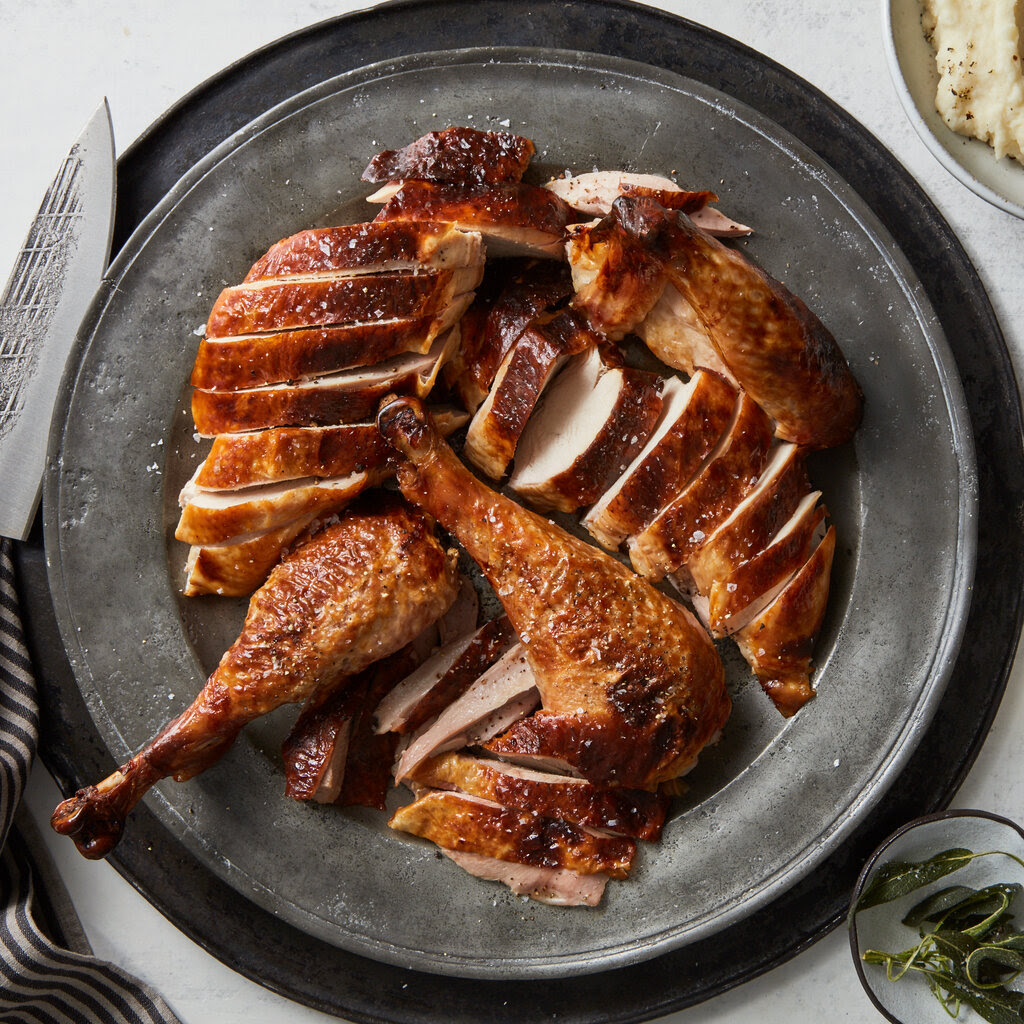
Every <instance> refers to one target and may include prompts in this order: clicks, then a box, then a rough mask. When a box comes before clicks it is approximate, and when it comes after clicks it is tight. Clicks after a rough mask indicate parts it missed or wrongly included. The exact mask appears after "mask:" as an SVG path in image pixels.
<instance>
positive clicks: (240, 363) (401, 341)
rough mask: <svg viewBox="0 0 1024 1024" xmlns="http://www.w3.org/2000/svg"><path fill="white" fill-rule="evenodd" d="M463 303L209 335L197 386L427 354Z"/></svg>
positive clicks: (241, 384) (199, 359)
mask: <svg viewBox="0 0 1024 1024" xmlns="http://www.w3.org/2000/svg"><path fill="white" fill-rule="evenodd" d="M464 306H465V302H464V301H460V302H457V303H455V304H454V305H452V306H451V307H449V309H448V310H447V311H445V313H444V314H442V315H439V316H423V317H404V318H401V319H398V320H370V321H365V322H363V323H353V324H339V325H331V326H327V327H312V328H299V329H297V330H290V331H273V332H271V333H268V334H247V335H241V336H239V337H234V338H228V339H224V340H212V341H211V340H208V339H205V338H204V339H203V341H201V342H200V343H199V351H198V353H197V354H196V361H195V365H194V366H193V368H192V381H191V383H192V386H193V387H196V388H205V389H207V390H220V391H231V390H235V389H237V388H253V387H257V386H258V385H260V384H278V383H283V382H285V381H293V380H299V379H300V378H303V377H316V376H319V375H321V374H325V373H334V372H335V371H337V370H347V369H351V368H353V367H357V366H369V365H371V364H373V363H379V362H383V361H384V360H385V359H391V358H393V357H394V356H398V355H401V354H402V353H404V352H415V353H419V354H421V355H422V354H423V353H425V352H427V351H428V350H429V349H430V346H431V344H433V341H434V339H435V338H436V337H437V336H438V335H439V334H440V333H441V332H442V331H445V330H447V329H448V328H449V327H451V325H452V323H454V322H455V320H457V319H458V313H459V312H460V311H461V310H462V309H463V308H464Z"/></svg>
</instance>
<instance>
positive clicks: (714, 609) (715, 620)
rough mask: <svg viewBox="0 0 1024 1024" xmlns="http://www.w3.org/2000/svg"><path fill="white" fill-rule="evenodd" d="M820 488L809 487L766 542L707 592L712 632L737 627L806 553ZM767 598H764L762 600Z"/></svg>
mask: <svg viewBox="0 0 1024 1024" xmlns="http://www.w3.org/2000/svg"><path fill="white" fill-rule="evenodd" d="M820 497H821V491H812V492H811V493H810V494H808V495H807V496H806V497H805V498H804V499H803V500H802V501H801V502H800V504H799V505H798V506H797V508H796V511H795V512H794V513H793V515H792V516H790V518H789V520H788V521H787V522H786V523H785V524H784V525H783V527H782V529H781V530H779V532H778V533H777V534H776V535H775V536H774V537H773V538H772V540H771V542H770V543H769V544H768V546H767V547H766V548H765V549H764V550H763V551H759V552H758V553H757V554H756V555H754V556H753V557H752V558H749V559H748V560H747V561H745V562H742V563H741V564H740V565H738V566H736V568H735V569H734V570H733V571H732V573H731V574H730V575H729V576H728V577H726V578H725V579H723V580H715V582H714V584H713V585H712V587H711V590H710V591H709V592H708V625H709V626H710V628H711V631H712V632H713V633H714V634H715V635H716V636H725V635H727V634H729V633H734V632H735V631H736V630H737V629H741V628H742V627H743V626H745V625H746V624H747V622H748V621H749V620H750V619H752V618H753V617H754V616H755V615H756V614H757V613H758V611H760V608H759V607H758V604H759V602H758V599H759V598H761V597H762V596H764V595H769V594H770V595H772V597H773V598H774V595H775V593H776V588H780V587H781V586H782V585H783V584H785V583H786V582H787V581H788V580H789V579H790V578H791V577H792V576H793V574H794V573H795V572H796V571H797V570H798V569H799V568H800V567H801V566H802V565H803V564H804V563H805V562H806V561H807V559H808V558H809V557H810V554H811V549H812V547H813V546H814V544H815V542H816V541H818V540H820V536H821V535H820V533H819V529H820V527H821V524H822V523H823V522H824V520H825V509H824V507H823V506H820V505H818V499H819V498H820ZM767 603H768V602H767V601H766V602H765V604H767Z"/></svg>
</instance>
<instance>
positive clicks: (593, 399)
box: [509, 348, 662, 512]
mask: <svg viewBox="0 0 1024 1024" xmlns="http://www.w3.org/2000/svg"><path fill="white" fill-rule="evenodd" d="M661 389H662V378H661V377H660V376H659V375H657V374H654V373H645V372H644V371H642V370H634V369H629V368H609V367H606V366H605V365H604V363H603V361H602V359H601V354H600V352H599V351H598V350H597V349H596V348H591V349H590V350H589V351H587V352H586V353H583V354H581V355H578V356H574V357H573V358H572V359H571V360H570V361H569V363H568V365H567V366H566V367H565V368H564V369H563V370H562V372H561V373H560V374H559V375H558V376H557V377H556V378H555V380H554V382H553V383H552V384H551V386H550V387H549V388H548V389H547V391H546V392H545V394H544V396H543V397H542V399H541V401H540V404H539V406H538V408H537V410H536V412H534V414H533V415H532V416H531V417H530V419H529V422H528V423H527V425H526V429H525V430H524V431H523V436H522V438H521V440H520V442H519V444H518V446H517V447H516V457H515V471H514V472H513V474H512V476H511V478H510V480H509V486H510V487H511V488H512V489H513V490H514V491H515V492H516V493H517V494H519V495H520V496H521V497H523V498H525V499H526V500H527V501H528V502H529V503H530V504H531V505H533V506H534V507H535V508H539V509H541V510H544V511H547V510H550V509H557V510H558V511H560V512H575V511H576V510H577V509H578V508H581V507H582V506H584V505H590V504H592V503H593V502H594V501H596V500H597V498H599V497H600V496H601V494H602V493H604V491H605V489H606V488H607V486H608V485H609V484H610V483H611V482H612V481H613V480H615V479H616V478H617V477H618V476H619V474H620V473H622V472H623V470H625V468H626V467H627V466H628V465H629V464H630V462H632V460H633V459H634V458H635V456H636V454H637V453H638V452H639V451H640V449H641V448H642V447H643V446H644V445H645V444H646V443H647V438H648V437H649V436H650V433H651V431H652V430H653V429H654V424H655V422H656V421H657V419H658V416H659V414H660V413H661V406H662V399H661Z"/></svg>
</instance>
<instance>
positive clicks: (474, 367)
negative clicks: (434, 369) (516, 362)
mask: <svg viewBox="0 0 1024 1024" xmlns="http://www.w3.org/2000/svg"><path fill="white" fill-rule="evenodd" d="M485 284H486V282H485ZM571 294H572V281H571V279H570V277H569V268H568V267H567V266H566V265H565V264H564V263H562V262H557V263H556V262H553V261H551V260H530V261H528V262H526V263H525V264H524V265H523V266H522V267H521V269H519V270H517V271H516V272H515V273H514V274H512V275H511V276H510V279H509V280H508V282H507V283H506V284H505V285H504V287H503V288H502V289H501V292H500V293H499V294H498V295H497V296H490V297H487V298H485V297H484V296H483V295H482V294H481V293H479V292H478V293H477V298H476V300H474V302H473V305H472V306H471V307H470V308H469V310H468V311H467V313H466V315H465V316H464V317H463V319H462V323H461V325H460V328H461V337H462V342H461V344H460V345H459V348H458V351H456V352H455V353H454V354H453V355H452V359H451V362H450V363H449V365H448V366H447V368H446V369H445V379H446V380H447V381H448V382H449V383H450V384H451V385H452V386H453V387H454V389H455V391H456V392H457V393H458V395H459V397H460V398H461V399H462V402H463V404H464V405H465V407H466V408H467V409H468V410H469V411H470V412H476V410H477V409H478V408H479V407H480V403H481V402H483V400H484V399H485V398H486V397H487V392H488V390H489V389H490V387H491V384H493V383H494V377H495V375H496V374H497V372H498V368H499V367H500V366H501V364H502V361H503V360H504V359H505V356H506V355H508V351H509V349H510V348H511V347H512V346H513V345H514V344H515V342H516V340H517V339H518V338H519V336H520V335H521V334H522V333H523V331H524V330H526V328H527V326H528V325H529V324H530V323H531V322H532V321H533V320H535V319H536V318H537V317H539V316H541V314H543V313H545V312H547V311H548V310H551V309H554V308H555V307H556V306H558V305H560V304H562V303H563V302H564V301H565V300H566V299H567V298H568V297H569V296H570V295H571Z"/></svg>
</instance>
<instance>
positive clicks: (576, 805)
mask: <svg viewBox="0 0 1024 1024" xmlns="http://www.w3.org/2000/svg"><path fill="white" fill-rule="evenodd" d="M410 777H411V779H412V780H413V781H414V782H418V783H420V784H422V785H424V786H429V787H430V788H431V789H457V790H460V791H461V792H463V793H469V794H470V795H471V796H479V797H484V798H485V799H487V800H493V801H494V802H495V803H498V804H501V805H502V806H504V807H515V808H518V809H520V810H524V811H536V812H537V813H538V814H543V815H545V816H546V817H549V818H559V819H561V820H562V821H571V822H572V823H573V824H575V825H588V826H590V827H593V828H602V829H608V830H610V831H612V832H617V833H620V834H622V835H627V836H633V837H634V838H636V839H648V840H656V839H658V838H659V837H660V835H661V830H662V826H663V825H664V823H665V815H666V813H667V811H668V800H667V798H665V797H661V796H658V795H657V794H655V793H647V792H644V791H643V790H639V789H625V788H621V787H616V788H609V789H600V788H598V787H597V786H594V785H593V784H592V783H590V782H587V781H585V780H583V779H575V778H570V777H568V776H565V775H553V774H550V773H547V772H537V771H530V770H528V769H525V768H520V767H518V766H516V765H512V764H505V763H503V762H501V761H495V760H492V759H490V758H487V759H485V758H480V757H471V756H469V755H467V754H462V753H454V752H453V753H446V754H439V755H438V756H437V757H432V758H428V759H427V760H426V761H424V762H423V763H422V764H420V765H419V766H418V767H417V768H416V769H415V771H413V772H412V774H411V776H410Z"/></svg>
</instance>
